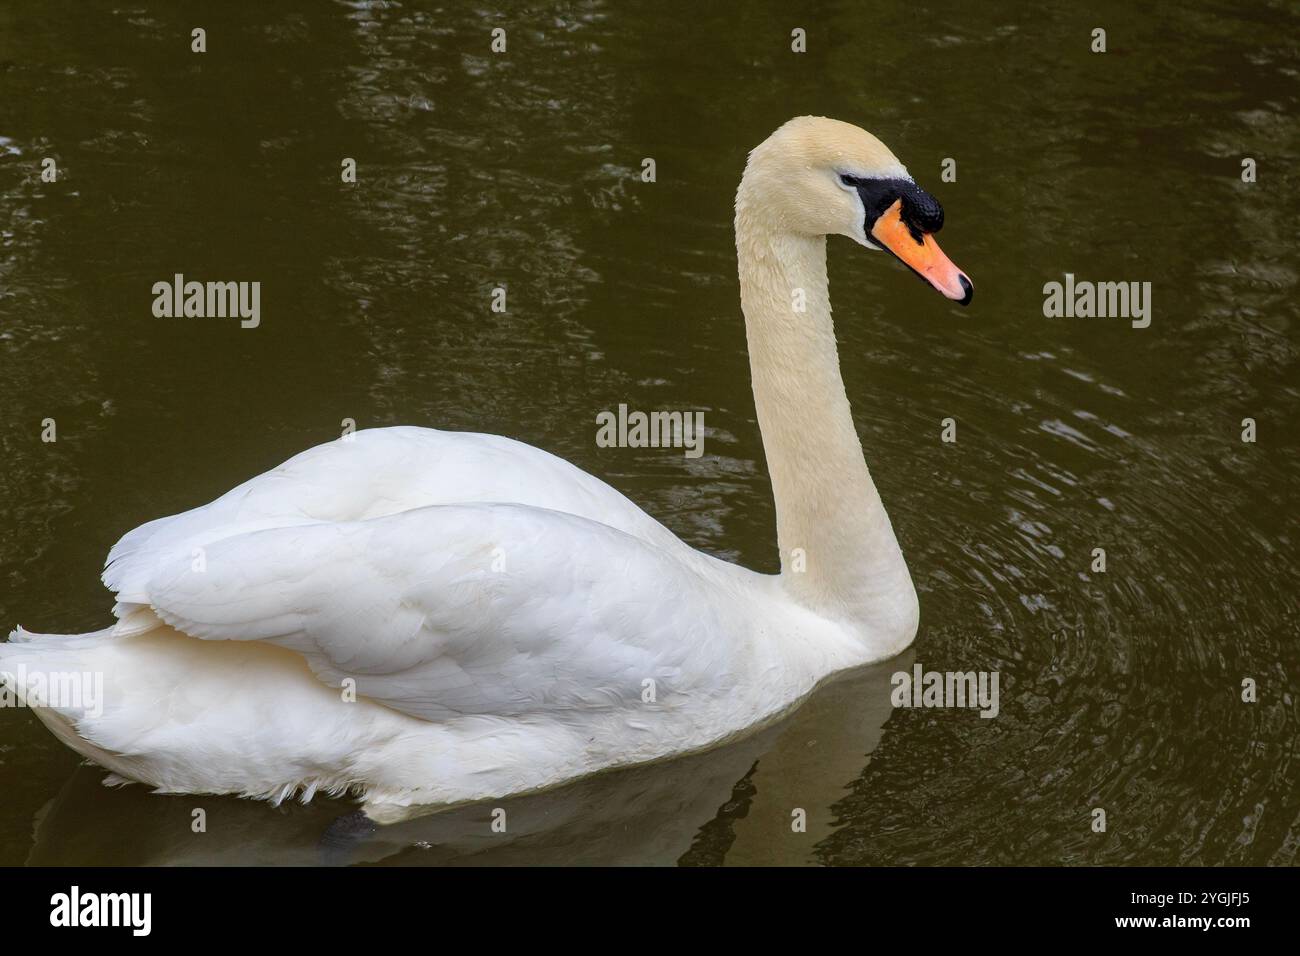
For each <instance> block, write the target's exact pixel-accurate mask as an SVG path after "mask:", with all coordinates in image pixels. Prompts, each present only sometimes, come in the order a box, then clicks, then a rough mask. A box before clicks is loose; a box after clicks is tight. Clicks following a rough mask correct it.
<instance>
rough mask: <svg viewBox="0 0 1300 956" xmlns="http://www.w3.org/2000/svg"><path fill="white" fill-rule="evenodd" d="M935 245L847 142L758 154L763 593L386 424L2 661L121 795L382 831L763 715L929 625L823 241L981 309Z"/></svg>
mask: <svg viewBox="0 0 1300 956" xmlns="http://www.w3.org/2000/svg"><path fill="white" fill-rule="evenodd" d="M942 224H943V210H942V209H941V208H940V206H939V204H938V203H937V202H936V201H935V200H934V199H933V198H932V197H931V196H929V195H928V194H927V193H925V192H923V191H922V190H921V189H920V188H918V187H917V185H916V184H915V183H914V182H913V181H912V178H911V177H910V176H909V175H908V173H907V170H906V169H905V168H904V167H903V165H902V164H901V163H899V161H898V160H897V159H895V158H894V156H893V155H892V154H891V153H890V151H889V150H888V149H887V148H886V147H885V146H884V145H883V144H882V143H881V142H880V141H879V140H877V139H876V138H875V137H873V136H871V135H870V134H869V133H866V132H865V131H863V130H861V129H858V128H857V127H855V126H851V125H848V124H846V123H841V122H837V121H835V120H830V119H825V118H822V117H800V118H797V119H794V120H791V121H790V122H788V123H786V124H785V125H784V126H782V127H781V128H780V129H778V130H777V131H776V132H775V133H773V134H772V136H770V137H769V138H768V139H767V140H766V141H764V142H763V143H762V144H761V145H760V146H758V147H757V148H756V149H754V150H753V151H752V152H751V153H750V156H749V161H748V163H747V164H746V167H745V172H744V176H743V178H742V179H741V183H740V189H739V191H738V192H737V194H736V251H737V256H738V259H739V273H740V295H741V305H742V307H743V310H744V313H745V329H746V334H747V337H748V344H749V355H750V369H751V374H752V378H753V388H754V401H755V405H756V408H757V412H758V422H759V426H760V428H761V430H762V435H763V446H764V449H765V451H766V455H767V461H768V466H769V469H770V472H771V480H772V491H773V495H774V497H775V502H776V512H777V539H778V545H779V548H780V556H781V573H780V574H778V575H763V574H757V573H755V572H753V571H749V570H746V569H744V568H740V567H736V566H735V565H731V564H728V563H726V562H724V561H721V560H718V559H716V558H713V557H710V556H708V555H706V554H701V553H700V552H698V551H695V550H693V549H692V548H690V547H688V546H687V545H685V544H684V543H683V542H682V541H680V540H679V539H678V538H677V537H676V536H674V535H673V534H672V533H671V532H669V531H668V530H667V529H666V528H664V527H663V526H662V525H661V524H659V523H658V522H657V521H655V520H654V519H653V518H651V517H650V516H649V515H647V514H646V513H645V512H643V511H642V510H641V509H640V508H638V507H636V505H634V504H632V502H631V501H629V500H628V499H627V498H625V497H624V496H623V495H621V494H619V493H618V492H617V491H615V490H614V489H613V488H611V487H609V486H608V485H606V484H605V483H604V482H602V481H600V480H599V479H597V478H594V477H592V476H591V475H588V474H585V473H584V472H582V471H580V470H578V469H577V468H575V467H574V466H573V465H570V464H568V463H567V462H565V461H563V460H561V459H559V458H556V457H554V456H552V455H549V454H547V453H546V452H544V451H540V450H538V449H536V448H532V447H529V446H527V445H523V444H520V443H518V442H515V441H511V440H510V439H507V438H499V437H496V436H491V435H479V434H469V433H452V432H441V431H434V430H432V429H424V428H412V427H397V428H380V429H373V430H369V431H361V432H357V433H355V434H353V435H352V436H350V438H348V439H340V440H338V441H334V442H331V443H329V444H326V445H321V446H319V447H316V448H312V449H310V450H308V451H305V452H303V453H302V454H300V455H297V456H296V457H294V458H291V459H289V460H288V461H287V462H285V463H284V464H283V465H281V466H280V467H278V468H275V469H273V470H271V471H269V472H267V473H266V474H264V475H260V476H258V477H256V478H253V479H252V480H250V481H247V482H245V483H244V484H242V485H239V486H238V487H237V488H235V489H233V490H232V491H230V492H228V493H227V494H225V495H223V496H222V497H220V498H218V499H217V500H215V501H213V502H211V503H210V504H207V505H204V506H202V507H199V508H195V509H194V510H192V511H187V512H184V513H183V514H179V515H173V516H171V517H168V518H160V519H158V520H156V521H151V522H149V523H148V524H145V525H142V526H141V527H139V528H137V529H135V530H134V531H132V532H130V533H129V534H127V535H126V536H125V537H123V538H122V540H121V541H119V542H118V543H117V545H116V546H114V547H113V549H112V550H111V551H110V552H109V555H108V562H107V567H106V570H105V572H104V583H105V584H106V585H107V586H108V587H109V589H110V590H112V591H113V592H114V593H115V594H116V597H117V603H116V605H115V606H114V609H113V612H114V615H115V616H116V618H117V622H116V624H114V625H113V626H112V627H109V628H107V629H105V630H102V631H97V632H94V633H90V634H76V635H56V634H34V633H31V632H28V631H24V630H23V629H22V628H18V629H17V630H15V631H14V632H13V633H12V634H11V635H10V642H9V643H8V644H0V670H3V671H4V672H6V679H7V680H8V683H9V684H10V685H11V686H12V692H14V693H16V694H17V695H18V696H19V697H21V698H24V699H25V700H26V701H27V702H28V703H29V704H31V705H33V706H37V707H38V709H37V711H36V713H37V714H38V715H39V716H40V718H41V720H43V721H44V722H45V723H46V725H47V726H48V727H49V728H50V729H51V730H52V731H53V732H54V734H55V735H56V736H57V737H58V738H59V739H60V740H62V741H63V742H64V743H66V744H68V745H69V746H70V747H72V748H73V749H74V750H76V751H78V752H79V753H81V754H83V755H84V756H86V757H88V758H90V759H91V760H93V761H94V762H96V763H98V764H100V765H101V766H103V767H106V768H107V769H108V770H110V771H111V772H112V773H111V774H110V776H109V778H108V780H107V781H106V782H110V783H114V782H118V783H120V782H128V781H138V782H142V783H145V784H148V785H150V786H152V787H153V788H155V789H156V790H157V791H159V792H162V793H223V794H239V795H243V796H251V797H262V798H267V799H271V800H276V801H279V800H282V799H284V798H285V797H287V796H289V795H291V794H294V793H300V794H301V796H302V798H303V799H310V797H311V796H312V794H314V793H315V792H316V791H317V790H325V791H328V792H333V793H338V792H342V791H346V790H351V791H353V792H356V793H358V794H359V795H360V796H361V797H362V801H363V803H362V806H363V809H364V811H365V812H366V814H367V815H368V816H369V817H370V818H371V819H373V820H375V821H376V822H380V823H388V822H394V821H397V820H400V819H403V818H405V817H408V816H411V815H413V814H416V813H420V812H427V811H428V808H429V807H430V806H438V805H447V804H454V803H463V802H469V801H473V800H479V799H485V798H492V797H503V796H507V795H512V794H518V793H523V792H527V791H533V790H541V789H544V788H548V787H551V786H554V785H557V784H559V783H562V782H564V781H566V780H570V779H573V778H576V777H580V776H583V775H586V774H589V773H593V772H595V771H599V770H605V769H609V768H613V767H617V766H622V765H628V764H635V763H640V762H645V761H650V760H656V759H660V758H664V757H668V756H673V755H677V754H682V753H687V752H690V751H695V750H701V749H704V748H707V747H710V746H714V745H717V744H719V743H721V742H723V741H724V740H727V739H730V738H734V737H736V736H738V735H740V734H742V733H743V732H745V731H748V730H752V729H754V728H756V727H758V726H761V725H766V724H769V723H770V722H772V721H773V720H775V719H776V718H778V717H780V716H781V715H782V714H784V713H786V712H788V711H789V710H790V709H791V708H792V707H793V706H794V705H796V704H797V703H798V702H799V701H800V700H801V699H803V698H804V697H806V696H807V695H808V694H809V693H810V692H811V691H812V690H813V688H814V687H815V686H816V685H817V684H818V682H819V681H822V680H823V679H825V678H827V677H828V676H830V675H831V674H833V673H835V672H838V671H841V670H844V669H847V668H850V667H855V666H858V665H862V664H866V663H869V662H873V661H880V660H883V659H885V658H888V657H891V656H893V655H895V654H897V653H898V652H899V651H901V650H903V649H904V648H905V647H907V645H908V644H910V643H911V641H912V639H913V637H914V636H915V634H916V627H917V616H918V608H917V600H916V592H915V591H914V590H913V587H912V581H911V578H910V576H909V575H908V572H907V566H906V564H905V563H904V561H903V555H902V553H901V551H900V550H899V547H898V543H897V541H896V540H895V537H894V532H893V528H892V527H891V525H890V523H889V518H888V517H887V516H886V514H885V509H884V507H883V506H882V504H881V501H880V496H879V494H878V493H877V492H876V488H875V486H874V485H873V484H872V481H871V476H870V475H869V474H868V472H867V466H866V464H865V463H864V462H863V458H862V448H861V445H860V444H859V442H858V437H857V433H856V432H855V430H854V426H853V419H852V417H851V415H850V412H849V403H848V399H847V397H846V395H845V393H844V385H843V382H842V380H841V378H840V370H839V360H838V356H837V354H836V347H835V334H834V330H833V328H832V324H831V308H830V298H829V293H828V289H827V279H826V236H827V235H844V236H848V237H849V238H851V239H853V240H855V241H857V242H858V243H860V244H861V245H863V246H866V247H867V248H884V249H887V250H889V251H890V252H891V253H892V254H893V255H894V256H896V257H897V258H898V259H900V260H902V261H903V262H904V263H905V264H906V265H908V266H909V267H910V268H911V269H912V270H913V271H915V272H916V273H917V274H918V275H920V276H921V277H923V278H924V279H925V280H927V281H928V282H929V283H930V284H931V285H932V286H934V288H936V289H937V290H938V291H939V292H941V293H943V295H945V296H947V297H948V298H950V299H954V300H956V301H959V302H960V303H962V304H963V305H964V304H966V303H968V302H969V301H970V299H971V295H972V286H971V283H970V280H969V279H967V278H966V276H965V275H963V274H962V273H961V272H960V271H958V269H957V268H956V267H955V266H954V265H953V264H952V263H951V262H950V261H949V260H948V258H947V257H946V256H945V255H944V254H943V253H942V252H941V251H940V250H939V247H938V245H937V244H936V243H935V241H934V238H933V235H932V234H933V233H934V232H936V231H938V229H939V228H940V227H941V226H942ZM796 290H802V295H801V296H800V295H799V293H797V292H796ZM800 297H801V298H802V299H803V303H804V305H805V309H804V311H802V312H800V311H797V310H796V309H795V308H794V307H793V304H794V302H795V301H796V299H797V298H800ZM55 672H57V673H62V674H68V673H75V674H81V673H88V674H95V675H102V678H103V695H102V697H103V699H102V702H101V704H100V705H97V706H95V707H94V708H91V707H88V706H86V705H85V702H84V701H83V702H75V701H69V700H62V699H53V698H52V697H51V695H50V694H49V693H48V691H45V692H44V693H45V696H42V693H43V691H42V690H41V689H40V687H41V685H40V683H39V682H35V681H32V680H31V679H30V675H32V674H50V673H55ZM24 674H25V675H28V679H27V680H24V679H22V676H21V675H24ZM54 686H55V685H54V684H50V687H54ZM421 808H423V809H421Z"/></svg>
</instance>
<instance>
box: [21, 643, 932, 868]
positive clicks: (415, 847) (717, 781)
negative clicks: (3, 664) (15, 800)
mask: <svg viewBox="0 0 1300 956" xmlns="http://www.w3.org/2000/svg"><path fill="white" fill-rule="evenodd" d="M911 666H912V654H911V652H910V651H909V652H907V653H905V654H903V655H901V656H899V657H897V658H894V659H893V660H891V661H885V662H884V663H881V664H876V665H873V666H871V667H867V668H863V669H860V670H856V671H850V672H847V673H845V674H843V675H841V676H840V677H838V678H837V679H835V680H833V681H832V682H830V683H827V684H825V685H823V686H822V687H820V688H818V690H817V691H816V692H815V693H814V694H813V695H812V696H811V697H809V698H808V699H807V700H806V701H805V702H804V703H803V705H802V706H800V707H799V708H798V709H797V710H796V711H795V712H794V713H793V714H791V715H789V716H788V717H786V718H785V719H784V720H782V721H781V722H780V723H777V724H774V725H772V726H770V727H767V728H765V729H763V730H761V731H759V732H758V733H756V734H754V735H752V736H749V737H746V738H744V739H742V740H739V741H736V742H734V743H731V744H729V745H727V746H724V747H720V748H718V749H716V750H711V751H707V752H704V753H697V754H692V755H690V756H687V757H682V758H678V759H676V760H671V761H666V762H662V763H655V764H646V765H642V766H639V767H632V768H628V769H626V770H618V771H613V772H609V773H602V774H597V775H595V776H592V777H588V778H586V779H584V780H580V781H578V782H576V783H573V784H570V785H568V786H565V787H562V788H559V789H556V790H551V791H547V792H544V793H537V794H532V795H528V796H523V797H514V798H509V799H503V800H497V801H489V802H485V803H476V804H471V805H467V806H462V807H458V808H453V809H450V810H444V811H441V812H436V813H430V814H429V815H427V816H422V817H417V818H415V819H411V820H407V821H404V822H402V823H396V824H392V825H390V826H383V827H375V826H373V825H372V824H370V823H369V822H368V821H367V820H365V818H364V817H362V816H361V814H360V813H359V812H357V811H355V810H351V809H350V804H349V801H347V800H344V799H329V798H322V797H318V798H317V799H316V800H314V801H313V802H312V803H310V804H307V805H302V804H297V803H294V804H289V803H286V804H284V805H282V806H280V807H270V806H268V805H267V804H266V803H263V802H260V801H253V800H240V799H236V798H233V797H210V796H205V797H198V796H175V797H172V796H159V795H155V794H152V793H150V792H149V791H148V790H146V789H145V788H143V787H140V786H127V787H121V788H114V789H110V788H106V787H104V786H102V781H103V778H104V776H105V773H104V771H103V770H101V769H100V768H98V767H94V766H90V765H83V766H82V767H80V768H78V770H77V771H76V772H75V773H74V774H73V775H72V777H71V778H70V779H69V780H68V782H67V784H66V785H65V786H64V787H63V789H62V790H61V791H60V793H59V794H58V795H57V796H56V797H55V798H54V799H52V800H51V801H50V802H49V803H47V804H46V805H45V806H44V807H42V808H41V810H40V811H39V812H38V813H37V815H36V819H35V822H34V827H33V830H34V836H33V845H32V849H31V853H30V855H29V857H28V860H27V862H28V863H29V864H30V865H40V866H50V865H85V864H98V865H154V866H164V865H180V866H196V865H208V866H211V865H296V866H315V865H346V864H359V863H372V864H373V863H382V864H385V865H397V866H423V865H443V864H457V865H462V866H479V865H546V864H550V865H620V864H621V865H672V864H675V863H678V862H679V861H681V862H696V863H724V862H725V863H727V864H732V865H768V864H796V863H816V862H817V860H816V856H815V847H816V845H817V843H818V842H819V841H820V840H822V839H823V838H824V837H826V836H827V835H829V834H830V833H831V832H832V830H833V829H834V827H835V822H836V814H835V809H834V807H835V804H836V803H837V802H838V801H839V800H840V798H841V797H843V796H844V795H845V792H846V788H847V787H848V786H849V785H850V784H851V783H852V782H853V781H854V780H855V779H856V778H857V777H858V776H859V775H860V774H861V772H862V770H863V768H864V767H865V766H866V764H867V762H868V759H869V755H870V754H871V752H872V751H873V750H874V749H875V747H876V745H877V744H878V743H879V741H880V738H881V735H882V734H883V732H884V725H885V721H887V720H888V719H889V715H890V712H891V710H892V708H891V705H890V700H889V695H890V690H891V685H890V678H891V677H892V676H893V674H894V673H895V672H897V671H900V670H908V669H909V668H910V667H911ZM199 809H201V810H203V815H202V822H203V830H202V832H195V828H196V826H197V824H196V814H195V811H196V810H199ZM498 809H500V810H503V811H504V812H505V820H504V822H505V832H494V830H493V826H492V824H493V820H494V814H493V812H494V811H495V810H498ZM796 809H802V810H804V811H805V812H806V814H807V821H806V831H805V832H795V830H794V828H793V827H792V822H793V820H794V817H793V816H792V814H793V813H794V811H795V810H796ZM497 818H498V819H499V814H498V815H497ZM498 829H499V827H498ZM683 858H685V859H683Z"/></svg>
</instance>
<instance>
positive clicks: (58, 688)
mask: <svg viewBox="0 0 1300 956" xmlns="http://www.w3.org/2000/svg"><path fill="white" fill-rule="evenodd" d="M112 639H113V628H105V629H104V630H102V631H92V632H90V633H87V634H37V633H35V632H33V631H28V630H24V629H23V628H21V627H18V628H15V629H14V630H13V631H11V632H10V633H9V642H8V643H7V644H0V702H3V703H4V704H5V705H7V706H14V705H16V706H20V707H26V708H30V709H31V711H32V712H33V713H34V714H35V715H36V716H37V717H38V718H39V719H40V721H41V723H43V724H45V726H46V727H48V728H49V729H50V731H51V732H52V733H53V734H54V735H55V736H56V737H58V738H59V740H61V741H62V742H63V743H65V744H67V745H68V746H69V747H71V748H72V749H73V750H75V751H76V752H77V753H79V754H81V755H82V756H83V757H87V758H89V759H91V760H93V761H95V762H96V763H98V764H100V765H101V766H104V767H107V768H108V769H110V770H115V771H116V770H117V769H118V768H117V767H116V766H115V765H116V764H118V762H119V761H118V759H117V756H116V755H114V754H112V753H111V752H109V751H107V750H105V749H104V748H102V747H100V746H98V745H97V744H95V743H94V742H92V741H91V740H89V739H87V738H86V737H84V736H83V735H82V734H81V733H80V731H79V728H80V726H81V725H82V723H83V722H84V721H86V720H87V719H95V718H98V717H100V716H102V715H103V713H104V702H105V698H104V693H105V690H104V674H103V671H102V670H97V669H96V668H95V667H94V666H93V658H94V656H95V655H94V652H95V649H96V648H98V647H100V646H102V645H103V644H104V643H106V642H108V641H110V640H112Z"/></svg>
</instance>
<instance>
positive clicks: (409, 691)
mask: <svg viewBox="0 0 1300 956" xmlns="http://www.w3.org/2000/svg"><path fill="white" fill-rule="evenodd" d="M700 573H701V572H698V571H696V570H695V569H693V568H691V567H688V566H687V565H686V564H684V563H683V562H682V561H681V560H679V558H678V557H677V556H675V555H671V554H669V553H667V552H665V551H662V550H660V549H659V548H657V547H655V546H653V545H649V544H647V543H645V542H644V541H642V540H640V539H638V538H635V537H632V536H630V535H627V534H625V533H623V532H620V531H617V530H615V529H612V528H609V527H608V526H605V525H601V524H598V523H596V522H593V521H590V520H587V519H584V518H580V517H576V516H573V515H567V514H562V513H558V512H553V511H547V510H543V509H539V508H532V507H527V506H518V505H503V504H496V505H449V506H435V507H429V508H423V509H419V510H416V511H410V512H406V513H403V514H400V515H393V516H388V517H381V518H374V519H370V520H365V521H354V522H339V523H317V524H312V525H302V526H297V527H284V528H274V529H268V530H261V531H253V532H249V533H245V534H240V535H236V536H234V537H230V538H227V539H225V540H221V541H217V542H214V543H212V544H211V545H210V546H209V547H207V548H206V549H205V552H204V554H203V556H202V561H201V562H200V563H198V564H196V563H195V562H194V561H193V560H192V559H191V558H190V557H189V556H188V555H176V556H174V557H173V558H171V559H170V560H167V561H164V562H163V564H162V565H161V566H160V567H159V568H158V569H157V570H156V572H155V573H154V574H153V575H152V576H151V577H150V578H149V580H148V581H145V582H143V583H142V588H143V590H144V592H145V593H144V594H142V595H141V597H142V598H143V599H144V600H145V601H147V603H148V604H149V605H150V606H152V608H153V609H154V612H155V613H156V614H157V615H158V616H159V617H160V618H162V619H163V620H164V621H166V622H167V623H168V624H170V625H172V626H173V627H174V628H176V629H177V630H180V631H182V632H184V633H185V634H189V635H191V636H194V637H199V638H206V639H214V640H258V641H269V642H271V643H274V644H278V645H280V646H283V647H286V648H290V649H292V650H294V651H297V652H298V653H300V654H302V655H303V656H304V657H305V658H306V659H307V661H308V663H309V664H310V666H311V668H312V670H313V671H314V672H315V673H316V675H317V676H318V677H319V678H320V679H321V680H322V681H323V682H324V683H326V684H327V685H332V686H346V685H344V684H343V682H344V680H345V679H347V678H351V679H352V680H354V681H355V682H356V684H355V687H356V690H357V692H358V693H359V694H361V695H364V696H366V697H369V698H371V699H373V700H377V701H380V702H382V703H384V704H387V705H388V706H390V707H392V708H394V709H396V710H400V711H402V712H405V713H407V714H411V715H413V716H417V717H421V718H424V719H428V720H443V719H448V718H451V717H454V716H457V715H481V716H505V715H520V714H528V713H530V712H541V713H546V714H556V713H559V712H562V711H564V710H565V709H568V708H579V707H580V708H583V709H584V710H590V709H592V708H600V707H609V706H616V705H627V704H629V703H631V702H634V701H637V700H639V699H640V695H641V694H642V691H643V689H644V686H645V685H644V683H643V682H644V681H646V680H654V681H655V684H656V688H657V690H656V693H657V695H658V696H659V699H660V700H662V699H664V696H663V695H665V694H671V693H673V692H674V691H680V692H687V693H694V692H698V691H702V690H705V689H706V688H710V689H713V690H714V692H715V693H716V692H719V690H718V689H719V688H724V687H726V686H728V685H727V682H728V681H729V680H734V675H732V674H730V662H729V661H728V660H727V659H726V654H725V653H724V651H723V648H721V647H719V646H718V641H717V638H716V635H719V634H724V633H726V632H727V631H726V628H727V625H728V622H725V621H722V620H721V619H720V617H721V615H723V614H724V613H725V612H724V611H722V610H719V608H725V607H730V606H732V605H731V604H730V603H729V602H727V601H716V600H709V593H711V592H713V593H716V589H717V588H718V587H719V583H718V582H710V583H709V584H708V585H707V586H706V583H705V581H704V579H703V578H702V577H701V576H700Z"/></svg>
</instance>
